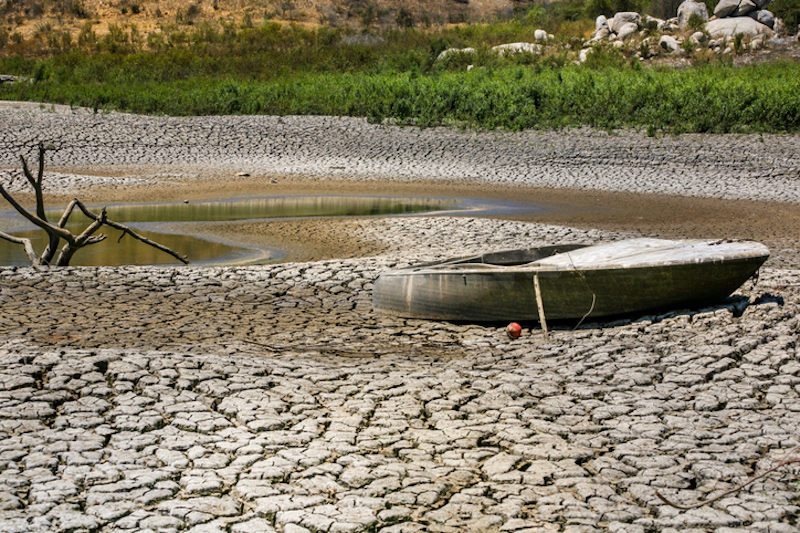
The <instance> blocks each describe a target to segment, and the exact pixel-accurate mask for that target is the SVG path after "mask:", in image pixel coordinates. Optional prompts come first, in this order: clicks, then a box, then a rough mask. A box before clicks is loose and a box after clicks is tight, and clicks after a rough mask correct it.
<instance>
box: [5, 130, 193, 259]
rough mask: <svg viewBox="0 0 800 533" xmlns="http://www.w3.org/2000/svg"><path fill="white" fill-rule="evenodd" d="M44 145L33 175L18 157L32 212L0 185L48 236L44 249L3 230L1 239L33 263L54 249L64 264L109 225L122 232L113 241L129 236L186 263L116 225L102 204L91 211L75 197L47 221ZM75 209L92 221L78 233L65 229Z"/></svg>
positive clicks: (52, 254) (100, 237)
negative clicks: (33, 201)
mask: <svg viewBox="0 0 800 533" xmlns="http://www.w3.org/2000/svg"><path fill="white" fill-rule="evenodd" d="M46 150H47V148H45V146H44V144H43V143H39V168H38V172H37V174H36V176H35V177H34V176H33V173H32V172H31V171H30V169H29V168H28V162H27V161H25V158H24V157H23V156H20V159H21V160H22V171H23V174H25V177H26V178H27V180H28V183H30V185H31V187H33V191H34V194H35V195H36V212H35V213H33V212H31V211H29V210H28V209H26V208H24V207H23V206H22V205H20V203H19V202H17V200H16V199H15V198H14V197H13V196H11V194H10V193H9V192H8V191H6V190H5V188H4V187H3V185H2V184H0V196H2V197H3V198H5V199H6V201H7V202H8V203H9V204H11V207H13V208H14V209H15V210H16V211H17V212H18V213H19V214H20V215H22V216H23V217H25V218H26V219H27V220H28V221H29V222H31V223H32V224H35V225H36V226H38V227H40V228H41V229H43V230H44V231H45V232H46V233H47V235H48V236H49V237H50V240H49V243H48V245H47V247H46V248H45V250H44V252H42V254H41V256H38V257H37V255H36V251H35V250H34V248H33V245H32V244H31V241H30V240H29V239H23V238H20V237H14V236H12V235H8V234H7V233H3V232H0V239H4V240H7V241H10V242H13V243H16V244H22V245H23V246H24V247H25V253H26V254H27V255H28V258H29V259H30V260H31V263H32V264H34V265H50V264H51V263H52V262H53V258H54V257H55V254H56V252H57V251H58V252H59V253H58V257H57V259H56V261H55V265H56V266H67V265H69V262H70V261H71V260H72V256H73V255H75V252H77V251H78V250H79V249H81V248H83V247H84V246H89V245H91V244H96V243H98V242H101V241H103V240H104V239H105V238H106V236H105V235H103V234H98V235H95V233H96V232H97V231H98V230H99V229H100V228H101V227H103V226H110V227H112V228H115V229H118V230H120V231H122V235H120V237H119V239H118V240H117V242H119V240H120V239H122V237H124V236H125V235H126V234H127V235H130V236H131V237H133V238H134V239H137V240H139V241H141V242H143V243H145V244H147V245H148V246H152V247H153V248H156V249H158V250H161V251H162V252H164V253H168V254H169V255H171V256H172V257H174V258H175V259H177V260H179V261H181V262H183V263H188V262H189V261H188V260H187V259H186V256H183V255H180V254H179V253H177V252H175V251H174V250H172V249H170V248H168V247H166V246H164V245H163V244H159V243H157V242H154V241H151V240H150V239H148V238H146V237H144V236H142V235H139V234H138V233H136V232H135V231H133V230H132V229H130V228H129V227H128V226H126V225H124V224H120V223H119V222H114V221H113V220H109V219H108V216H107V214H106V208H105V207H104V208H103V209H102V210H101V211H100V214H99V215H98V214H96V213H93V212H92V211H90V210H89V209H87V207H86V206H85V205H84V204H83V202H81V201H80V200H78V199H77V198H75V199H74V200H72V201H71V202H70V203H69V205H68V206H67V208H66V209H65V210H64V213H63V214H62V215H61V218H60V219H59V221H58V223H57V224H53V223H51V222H50V221H49V220H47V214H46V212H45V208H44V194H43V192H42V178H43V176H44V155H45V152H46ZM76 207H77V208H78V209H79V210H80V211H81V212H82V213H83V214H84V215H85V216H86V217H87V218H89V219H90V220H92V223H91V224H89V225H88V226H87V227H86V229H84V230H83V231H82V232H81V234H80V235H75V234H73V233H72V232H71V231H69V230H67V229H66V228H65V226H66V225H67V222H68V221H69V217H70V215H71V214H72V213H73V211H74V210H75V208H76ZM62 240H64V241H66V242H65V244H64V246H63V247H61V249H60V251H59V246H60V244H61V241H62Z"/></svg>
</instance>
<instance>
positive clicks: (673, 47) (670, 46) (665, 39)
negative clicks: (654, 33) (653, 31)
mask: <svg viewBox="0 0 800 533" xmlns="http://www.w3.org/2000/svg"><path fill="white" fill-rule="evenodd" d="M658 44H659V45H660V46H661V48H663V49H664V50H666V51H667V52H670V53H673V52H678V51H680V49H681V43H679V42H678V40H677V39H676V38H675V37H673V36H672V35H662V36H661V39H659V40H658Z"/></svg>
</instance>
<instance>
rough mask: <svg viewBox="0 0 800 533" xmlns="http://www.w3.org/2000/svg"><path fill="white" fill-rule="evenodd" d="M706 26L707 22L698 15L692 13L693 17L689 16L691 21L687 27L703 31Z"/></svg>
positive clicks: (688, 21) (687, 22) (687, 23)
mask: <svg viewBox="0 0 800 533" xmlns="http://www.w3.org/2000/svg"><path fill="white" fill-rule="evenodd" d="M705 24H706V21H705V20H703V17H701V16H700V15H698V14H697V13H692V14H691V15H689V20H687V21H686V27H688V28H689V29H690V30H694V31H700V30H702V29H703V27H704V26H705Z"/></svg>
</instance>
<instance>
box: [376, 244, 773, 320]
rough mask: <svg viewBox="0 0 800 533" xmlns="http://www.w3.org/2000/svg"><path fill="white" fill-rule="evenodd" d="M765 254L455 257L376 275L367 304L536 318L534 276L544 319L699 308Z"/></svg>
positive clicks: (729, 288) (381, 308)
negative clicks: (574, 259) (678, 258)
mask: <svg viewBox="0 0 800 533" xmlns="http://www.w3.org/2000/svg"><path fill="white" fill-rule="evenodd" d="M767 256H768V254H767ZM767 256H756V257H743V258H736V259H726V260H718V261H707V262H687V263H681V264H671V265H662V266H657V265H656V266H654V265H648V266H643V267H638V268H637V267H626V268H594V269H591V268H587V269H552V268H547V267H542V268H526V267H520V268H514V267H503V268H498V269H487V270H480V268H476V269H471V268H470V267H469V266H468V265H464V264H461V265H458V264H457V265H454V268H440V269H436V268H428V269H426V268H421V269H408V270H405V271H403V270H400V271H393V272H387V273H384V274H382V275H381V276H380V277H379V278H378V280H377V281H376V283H375V287H374V291H373V305H374V308H375V310H376V311H378V312H384V313H391V314H395V315H399V316H403V317H415V318H428V319H439V320H452V321H469V322H489V321H501V320H503V321H504V320H517V321H523V320H539V313H538V309H537V304H536V292H535V288H534V275H536V276H538V277H539V285H540V288H541V296H542V302H543V308H544V315H545V318H546V319H547V320H561V319H580V318H583V317H595V318H599V317H609V316H615V315H625V314H632V313H645V312H649V311H656V310H663V309H669V308H672V309H677V308H684V307H699V306H705V305H709V304H712V303H715V302H719V301H721V300H724V299H725V298H726V297H727V296H729V295H730V294H731V293H732V292H734V291H735V290H736V289H737V288H738V287H739V286H741V285H742V283H744V282H745V281H746V280H747V279H748V278H750V277H751V276H752V275H753V274H754V273H755V272H756V271H757V270H758V268H759V267H760V266H761V265H762V264H763V262H764V261H765V260H766V257H767Z"/></svg>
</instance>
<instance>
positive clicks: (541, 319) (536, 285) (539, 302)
mask: <svg viewBox="0 0 800 533" xmlns="http://www.w3.org/2000/svg"><path fill="white" fill-rule="evenodd" d="M533 288H534V290H535V291H536V307H537V308H538V309H539V322H541V324H542V330H543V331H544V338H545V339H547V338H548V337H549V335H548V334H547V320H546V319H545V317H544V302H542V288H541V287H540V286H539V274H538V273H536V274H534V275H533Z"/></svg>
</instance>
